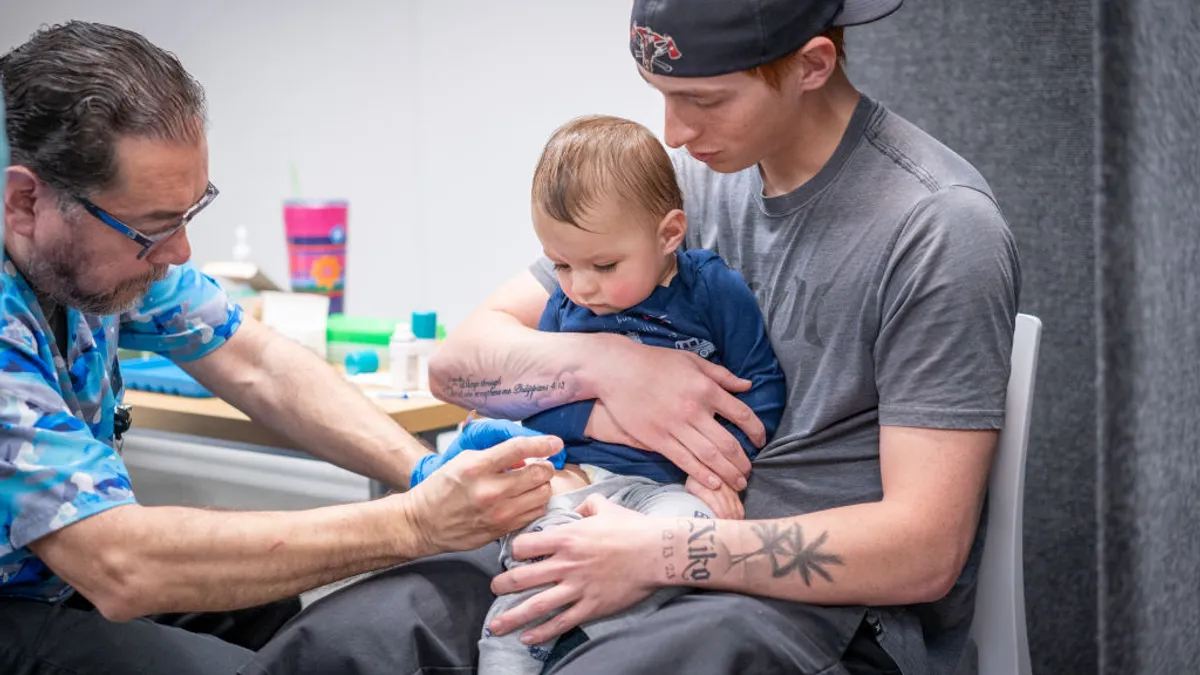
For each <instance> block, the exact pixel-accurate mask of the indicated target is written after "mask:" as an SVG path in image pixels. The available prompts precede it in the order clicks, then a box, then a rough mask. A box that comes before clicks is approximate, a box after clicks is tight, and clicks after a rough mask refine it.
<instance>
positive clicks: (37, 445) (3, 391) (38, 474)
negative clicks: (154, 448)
mask: <svg viewBox="0 0 1200 675" xmlns="http://www.w3.org/2000/svg"><path fill="white" fill-rule="evenodd" d="M38 339H39V338H37V337H35V336H34V334H33V333H32V332H26V331H24V330H22V329H21V327H20V324H18V323H15V322H9V323H7V324H5V325H4V330H3V333H2V334H0V525H7V526H8V527H9V532H8V545H9V546H11V547H12V548H13V549H14V550H15V549H20V548H25V547H26V546H28V545H29V544H30V542H33V541H36V540H38V539H40V538H42V537H44V536H46V535H47V534H49V533H51V532H54V531H56V530H58V529H61V528H63V527H66V526H67V525H70V524H72V523H75V522H78V521H80V520H83V519H84V518H88V517H90V516H93V515H95V514H97V513H100V512H101V511H105V510H107V509H110V508H113V507H114V506H121V505H124V504H133V503H134V502H135V500H134V497H133V490H132V489H131V487H130V484H129V473H128V472H127V471H126V469H125V463H124V462H123V461H122V460H121V457H120V455H118V454H117V452H116V451H115V450H113V449H112V448H111V447H109V446H108V445H106V444H104V443H101V442H99V441H97V440H96V438H95V437H94V436H92V433H91V431H90V430H89V429H88V428H87V426H86V425H85V424H84V423H83V422H82V421H81V420H79V419H78V418H76V417H74V416H73V415H71V414H70V412H68V408H67V405H66V403H65V402H64V401H63V399H62V396H61V395H60V394H59V393H58V389H57V388H56V387H55V386H54V384H53V383H52V382H53V380H52V379H50V378H53V377H54V375H53V374H52V373H51V372H50V371H49V370H48V368H47V365H46V364H45V363H43V362H42V361H41V360H40V359H39V358H38V356H37V349H38V342H37V340H38ZM3 548H4V540H3V539H0V554H2V553H3Z"/></svg>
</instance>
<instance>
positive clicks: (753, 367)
mask: <svg viewBox="0 0 1200 675" xmlns="http://www.w3.org/2000/svg"><path fill="white" fill-rule="evenodd" d="M700 278H701V279H702V280H703V284H704V300H705V302H706V303H707V307H708V313H709V324H710V326H711V329H712V332H713V336H714V338H715V341H716V342H717V350H718V353H719V354H720V355H721V362H722V363H723V364H724V366H725V368H727V369H728V370H729V371H730V372H732V373H733V374H734V375H737V376H738V377H740V378H743V379H746V380H749V381H750V389H748V390H747V391H744V392H742V393H740V394H737V397H738V398H739V399H740V400H741V401H742V402H743V403H745V404H746V405H747V406H749V407H750V409H751V410H753V411H754V414H756V415H758V418H759V419H760V420H762V423H763V427H765V429H766V432H767V440H768V441H769V440H770V439H771V437H772V436H774V435H775V431H776V430H777V429H778V428H779V422H780V420H781V419H782V418H783V409H784V407H785V406H786V405H787V384H786V381H785V379H784V374H783V368H782V366H780V365H779V360H778V359H777V358H776V357H775V351H774V350H773V349H772V348H771V338H770V336H769V335H768V334H767V326H766V322H765V321H764V320H763V316H762V311H761V310H760V309H759V307H758V301H757V300H756V299H755V297H754V293H753V292H752V291H751V290H750V287H749V286H747V285H746V281H745V279H743V278H742V275H741V274H739V273H738V272H736V271H734V270H731V269H729V267H727V266H726V265H725V264H724V263H723V262H722V261H721V260H720V259H719V258H713V259H712V260H710V261H708V262H706V263H705V264H704V265H703V266H702V267H701V268H700ZM721 423H722V424H723V425H724V426H725V428H726V429H728V430H729V431H730V432H732V433H733V435H734V437H735V438H737V439H738V442H739V443H741V444H742V447H743V448H745V449H746V453H747V454H749V455H750V456H751V457H754V456H755V455H756V454H757V453H758V448H757V447H755V446H754V444H753V443H752V442H751V441H750V439H749V438H748V437H747V436H746V435H745V434H744V433H742V430H741V429H739V428H738V427H736V426H735V425H733V424H731V423H730V422H728V421H725V420H721Z"/></svg>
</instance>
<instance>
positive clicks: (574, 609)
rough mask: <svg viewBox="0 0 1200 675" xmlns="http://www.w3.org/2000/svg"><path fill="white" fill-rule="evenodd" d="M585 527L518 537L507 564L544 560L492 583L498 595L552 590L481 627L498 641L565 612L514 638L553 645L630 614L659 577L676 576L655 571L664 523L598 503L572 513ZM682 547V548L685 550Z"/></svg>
mask: <svg viewBox="0 0 1200 675" xmlns="http://www.w3.org/2000/svg"><path fill="white" fill-rule="evenodd" d="M578 510H579V513H580V514H582V515H583V516H584V519H583V520H581V521H579V522H576V523H571V524H568V525H563V526H561V527H556V528H554V529H551V530H547V531H545V532H535V533H531V534H523V535H521V536H519V537H517V538H516V540H514V541H513V556H514V557H516V558H517V559H518V560H529V559H531V558H538V557H542V556H545V560H539V561H538V562H534V563H530V564H528V565H522V566H521V567H517V568H515V569H512V570H509V571H508V572H505V573H504V574H501V575H500V576H498V577H496V578H495V579H493V580H492V591H493V592H494V593H496V594H497V595H503V594H506V593H516V592H518V591H524V590H528V589H530V588H536V587H538V586H542V585H544V584H554V585H553V586H551V587H550V588H548V589H546V590H544V591H542V592H541V593H538V594H537V595H534V596H533V597H531V598H529V599H528V600H526V601H525V602H523V603H522V604H520V605H519V606H517V607H515V608H514V609H511V610H509V611H507V612H505V613H503V614H501V615H500V616H498V617H496V618H495V619H494V620H493V621H492V623H491V624H490V625H489V626H488V628H490V629H491V631H492V632H493V633H496V634H498V635H504V634H506V633H510V632H512V631H514V630H516V629H517V628H520V627H521V626H524V625H526V624H528V623H530V622H531V621H533V620H535V619H539V618H541V617H542V616H544V615H546V614H548V613H550V612H551V611H553V610H554V609H557V608H560V607H567V608H568V609H566V611H564V612H563V613H562V614H559V615H558V616H556V617H554V618H553V619H550V620H549V621H547V622H546V623H543V624H542V625H540V626H537V627H536V628H533V629H531V630H529V631H527V632H525V633H522V635H521V641H522V642H524V643H525V644H537V643H539V642H543V641H545V640H549V639H550V638H553V637H557V636H559V635H562V634H563V633H565V632H567V631H568V630H570V629H571V628H574V627H575V626H578V625H580V624H583V623H586V622H588V621H591V620H593V619H598V618H602V617H605V616H609V615H611V614H615V613H616V612H619V611H621V610H623V609H626V608H628V607H631V606H633V605H634V604H637V603H638V602H641V601H642V600H644V599H645V598H646V597H647V596H649V595H650V594H651V593H652V592H653V591H654V589H655V588H657V587H658V586H660V585H662V579H661V576H662V575H663V574H671V573H674V574H679V573H681V572H682V571H681V570H680V571H674V572H672V571H671V570H665V571H664V569H660V568H661V566H656V565H655V564H654V563H656V562H658V561H659V560H661V557H662V554H661V552H660V548H661V547H666V546H674V545H677V544H676V542H675V541H674V540H670V541H664V540H662V537H663V536H664V534H663V533H664V532H667V531H670V532H671V533H672V535H671V536H672V537H673V536H674V534H673V533H674V527H673V525H672V524H671V523H669V522H668V523H665V524H663V525H662V526H659V524H658V521H659V520H661V519H657V518H650V517H648V516H644V515H642V514H640V513H637V512H636V511H630V510H629V509H626V508H622V507H620V506H617V505H616V504H613V503H612V502H610V501H608V500H607V499H605V498H604V497H602V496H600V495H592V496H591V497H588V499H587V500H586V501H584V503H583V504H581V505H580V506H579V509H578ZM681 545H684V546H686V542H682V543H681Z"/></svg>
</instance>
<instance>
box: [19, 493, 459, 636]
mask: <svg viewBox="0 0 1200 675" xmlns="http://www.w3.org/2000/svg"><path fill="white" fill-rule="evenodd" d="M412 496H413V495H412V493H409V494H404V495H392V496H390V497H386V498H384V499H379V500H375V501H372V502H366V503H361V504H344V505H337V506H328V507H324V508H320V509H313V510H309V511H296V512H244V513H239V512H226V511H207V510H200V509H190V508H180V507H167V506H161V507H143V506H139V505H136V504H132V505H128V506H121V507H117V508H114V509H110V510H108V511H105V512H103V513H100V514H97V515H95V516H92V517H91V518H88V519H86V520H83V521H80V522H78V523H75V524H73V525H70V526H68V527H66V528H64V529H62V530H59V531H58V532H55V533H53V534H51V535H48V536H46V537H44V538H43V539H41V540H39V541H37V542H34V544H33V545H32V548H33V550H34V552H35V553H37V555H38V556H39V557H41V558H42V559H43V560H45V561H46V562H47V563H48V564H49V565H50V566H51V568H52V569H54V570H55V572H57V573H58V574H60V575H61V576H62V577H63V578H65V579H66V580H67V581H68V582H69V583H70V584H71V585H72V586H74V587H75V588H76V589H78V590H79V591H80V592H82V593H83V595H84V596H85V597H87V598H88V599H89V600H91V601H92V603H93V604H95V605H96V607H97V608H99V609H100V611H101V612H102V613H103V614H104V615H105V616H106V617H108V618H110V619H113V620H117V621H126V620H129V619H133V618H135V617H138V616H144V615H147V614H154V613H162V612H198V611H223V610H232V609H238V608H242V607H250V606H254V605H259V604H263V603H266V602H270V601H273V600H278V599H280V598H285V597H289V596H294V595H296V594H298V593H301V592H303V591H306V590H308V589H311V588H316V587H318V586H321V585H323V584H326V583H329V582H332V581H335V580H338V579H345V578H347V577H350V576H353V575H355V574H359V573H361V572H366V571H369V570H373V569H379V568H382V567H387V566H390V565H394V564H397V563H400V562H404V561H406V560H411V559H413V558H416V557H420V556H422V555H428V554H431V553H436V552H438V551H433V550H429V549H428V548H427V547H426V544H425V543H424V538H423V537H422V535H420V534H419V532H418V531H417V527H416V525H415V518H414V517H413V516H412V510H411V508H410V504H409V503H408V500H409V498H410V497H412ZM114 542H121V543H120V544H119V545H117V544H114Z"/></svg>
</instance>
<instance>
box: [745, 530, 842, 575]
mask: <svg viewBox="0 0 1200 675" xmlns="http://www.w3.org/2000/svg"><path fill="white" fill-rule="evenodd" d="M754 533H755V534H756V535H758V538H759V540H760V541H762V548H760V549H758V550H757V551H752V552H750V553H744V554H741V555H736V556H733V557H732V558H731V560H730V562H731V564H733V565H736V564H738V563H743V562H746V561H748V560H750V559H752V558H756V557H758V556H764V555H765V556H767V557H768V558H770V560H771V574H772V575H773V576H774V577H775V578H776V579H778V578H781V577H786V576H788V575H789V574H791V573H792V571H793V570H795V571H796V572H797V573H799V574H800V577H801V578H802V579H804V584H805V585H806V586H812V575H814V574H817V575H819V576H820V577H821V578H822V579H824V580H825V581H833V577H832V576H830V574H829V571H828V570H826V569H825V568H826V567H828V566H830V565H844V564H845V563H843V562H842V559H841V557H839V556H837V555H835V554H833V553H826V552H825V551H822V550H821V547H822V546H824V545H825V540H826V539H828V538H829V533H828V532H822V533H821V536H819V537H817V538H816V539H814V540H812V541H811V542H808V543H807V544H806V543H805V541H804V530H803V529H802V528H801V527H800V526H799V525H785V526H780V525H779V524H777V523H773V522H766V523H755V524H754Z"/></svg>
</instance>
